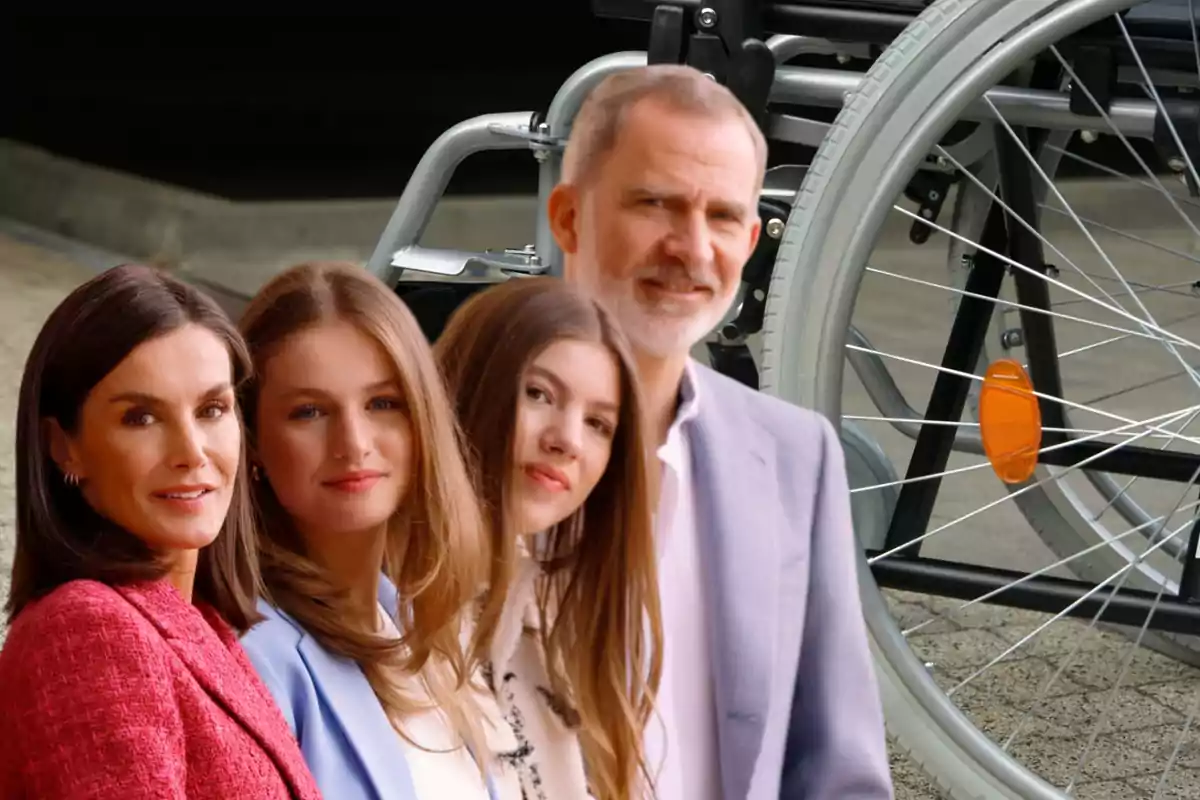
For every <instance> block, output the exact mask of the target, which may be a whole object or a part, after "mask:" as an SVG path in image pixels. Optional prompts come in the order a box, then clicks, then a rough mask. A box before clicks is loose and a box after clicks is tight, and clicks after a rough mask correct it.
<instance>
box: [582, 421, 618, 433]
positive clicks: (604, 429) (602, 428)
mask: <svg viewBox="0 0 1200 800" xmlns="http://www.w3.org/2000/svg"><path fill="white" fill-rule="evenodd" d="M587 422H588V425H590V426H592V428H593V429H594V430H596V431H597V432H598V433H600V434H602V435H603V436H612V435H613V433H614V428H613V424H612V423H611V422H609V421H608V420H606V419H604V418H603V417H592V418H591V419H589V420H588V421H587Z"/></svg>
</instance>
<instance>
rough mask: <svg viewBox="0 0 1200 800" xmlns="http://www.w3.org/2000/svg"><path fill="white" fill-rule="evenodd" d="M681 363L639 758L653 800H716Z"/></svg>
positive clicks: (667, 455) (716, 758)
mask: <svg viewBox="0 0 1200 800" xmlns="http://www.w3.org/2000/svg"><path fill="white" fill-rule="evenodd" d="M697 388H698V387H697V383H696V375H695V372H694V369H693V366H692V364H691V362H689V363H688V365H687V367H686V369H685V372H684V377H683V383H682V386H681V387H680V398H681V403H680V406H679V410H678V412H677V413H676V415H675V421H674V422H673V423H672V424H671V427H670V429H669V430H668V432H667V440H666V442H665V443H663V445H662V446H661V447H660V448H659V449H658V458H659V461H660V462H661V463H662V486H661V489H660V491H661V496H660V498H659V503H658V511H657V514H656V516H655V538H656V541H657V550H658V581H659V594H660V596H661V600H662V620H663V651H664V652H663V676H662V685H661V687H660V689H659V697H658V714H657V715H655V717H653V718H652V719H651V720H650V724H649V727H648V730H647V732H646V757H647V765H648V767H649V769H650V773H651V775H653V776H655V789H656V797H657V798H658V800H719V799H720V797H721V772H720V753H719V750H718V747H717V712H716V700H715V697H714V685H713V670H712V651H711V648H710V638H709V635H710V634H709V630H710V625H709V620H710V618H711V611H710V608H709V601H708V598H707V597H706V595H707V593H706V592H705V591H704V586H705V583H706V581H705V580H704V575H703V563H702V561H701V555H700V536H699V529H698V525H697V523H698V519H697V517H696V504H695V493H694V487H693V480H692V477H693V476H692V462H691V457H692V453H691V446H690V442H689V441H688V433H687V426H686V423H687V422H688V421H690V420H692V419H694V418H695V416H696V414H697V412H698V409H699V402H700V398H699V396H698V395H697Z"/></svg>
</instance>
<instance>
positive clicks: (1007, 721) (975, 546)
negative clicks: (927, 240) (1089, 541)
mask: <svg viewBox="0 0 1200 800" xmlns="http://www.w3.org/2000/svg"><path fill="white" fill-rule="evenodd" d="M900 234H902V231H893V232H891V233H889V241H890V240H891V238H892V237H893V236H894V235H900ZM897 241H899V240H897ZM900 243H901V244H903V242H900ZM889 252H890V251H889ZM897 252H898V251H897ZM898 257H900V256H898ZM921 257H924V258H929V254H926V255H924V256H921ZM903 258H904V259H905V264H906V266H907V268H910V269H911V270H913V271H916V272H917V273H921V272H922V271H923V272H925V273H927V274H923V275H922V277H924V278H926V279H928V280H938V281H939V282H944V278H937V277H936V273H937V270H939V269H941V267H940V266H938V264H937V263H936V259H935V260H934V261H932V262H930V263H924V262H919V261H918V260H912V259H913V257H912V256H910V255H905V256H903ZM80 262H81V259H80V258H78V257H77V256H75V255H64V253H63V252H62V251H61V250H57V249H52V248H48V247H45V246H41V245H39V244H36V243H33V242H31V241H29V240H26V241H21V240H19V239H17V238H14V237H13V236H11V235H6V234H4V233H3V232H0V431H2V432H3V439H4V440H5V441H6V442H12V441H13V430H12V427H13V419H14V415H15V410H16V400H17V389H18V386H19V382H20V376H21V370H22V368H23V364H24V359H25V356H26V354H27V352H28V349H29V347H30V345H31V343H32V339H33V337H34V336H35V334H36V332H37V329H38V327H39V326H40V324H41V322H42V321H43V320H44V318H45V316H46V315H47V314H48V313H49V311H50V310H51V308H52V307H53V306H54V305H55V303H56V302H57V301H58V300H59V299H60V298H61V297H62V296H63V295H64V294H65V293H66V292H67V291H69V290H70V289H71V288H72V287H73V286H75V285H76V284H77V283H79V282H80V281H81V280H83V279H85V278H86V277H87V276H88V275H89V274H91V269H92V268H94V265H88V266H83V265H82V264H81V263H80ZM889 268H893V269H894V268H895V266H894V265H891V266H889ZM943 274H944V273H943ZM931 292H932V290H926V293H931ZM912 303H916V304H917V305H910V304H909V302H908V301H907V300H905V301H904V302H897V300H896V298H895V296H894V295H880V296H871V295H864V301H863V302H862V303H861V304H860V309H859V311H860V313H862V314H865V316H866V317H867V318H869V319H871V320H873V321H875V322H877V323H878V324H879V325H881V326H883V327H884V328H886V329H888V330H889V331H890V332H891V334H892V335H893V336H894V337H895V338H896V340H897V341H911V342H914V343H916V344H919V345H921V346H925V345H928V348H927V349H929V350H930V351H931V352H932V356H930V354H929V353H926V354H924V355H923V356H922V357H926V358H932V359H933V360H935V361H936V360H937V355H938V354H937V352H936V351H937V350H938V348H939V347H940V343H939V342H935V341H932V340H930V341H927V340H926V339H924V338H922V337H923V333H922V330H919V329H917V327H916V326H914V324H913V319H914V318H915V319H921V314H922V313H930V314H934V313H944V312H945V308H946V306H945V300H944V298H940V297H936V296H935V297H934V298H933V299H932V300H928V299H920V298H918V299H914V300H912ZM920 303H933V304H934V306H930V307H927V308H922V307H921V306H920V305H919V304H920ZM939 303H940V304H941V305H937V304H939ZM935 306H936V308H935ZM939 309H940V310H939ZM870 333H871V335H872V339H873V340H874V341H875V344H876V345H877V346H880V347H881V348H882V349H888V350H891V351H893V352H900V348H899V345H894V344H892V343H889V346H888V347H883V342H882V341H879V340H878V339H876V338H875V334H874V332H870ZM942 341H944V340H942ZM920 399H921V398H920V397H919V394H918V396H917V397H916V398H915V399H914V405H915V404H916V401H917V400H920ZM880 438H881V441H883V444H884V446H885V449H888V450H889V451H890V450H891V448H892V447H893V446H894V443H893V442H890V441H885V440H886V438H887V437H886V436H885V435H883V434H881V435H880ZM11 452H12V451H11V449H10V446H6V447H5V448H4V449H3V450H0V453H3V455H0V597H2V596H3V595H4V594H5V593H6V592H7V581H8V569H9V565H10V563H11V549H12V531H13V528H12V516H13V465H12V456H11ZM995 484H996V481H995V480H994V478H992V479H989V476H987V475H984V474H975V475H972V476H970V477H969V479H965V480H963V481H960V482H957V483H952V482H951V480H950V479H947V482H946V484H945V485H946V486H948V487H949V488H950V489H951V491H950V492H948V496H949V497H948V502H949V503H950V505H949V506H947V505H939V508H938V509H937V510H936V512H935V513H936V516H935V521H937V522H939V523H941V522H945V521H948V520H949V519H952V518H953V517H954V516H957V515H959V514H961V513H962V509H963V508H971V507H976V506H978V505H979V504H980V503H981V502H982V501H981V500H980V497H983V500H984V501H986V500H987V499H990V497H992V496H995V495H996V492H997V489H996V486H995ZM967 527H968V528H969V531H967V532H965V533H964V534H963V535H962V536H961V537H957V538H956V540H955V541H956V544H954V546H952V547H950V548H949V550H946V549H939V550H938V551H937V554H938V555H942V556H946V555H947V554H948V553H950V552H951V551H958V553H959V555H960V556H961V555H962V554H963V553H967V554H969V555H968V557H970V558H971V560H975V561H979V562H981V563H997V564H998V565H1001V564H1002V565H1004V566H1008V567H1010V568H1014V569H1015V568H1025V569H1028V568H1030V567H1038V566H1041V565H1043V564H1045V563H1046V559H1047V557H1048V554H1047V552H1046V549H1045V548H1044V547H1043V546H1042V545H1041V542H1040V541H1039V540H1038V539H1037V538H1036V536H1035V535H1034V534H1033V533H1032V531H1030V530H1029V528H1028V525H1027V524H1025V522H1024V520H1023V519H1022V518H1021V517H1020V515H1019V513H1017V511H1016V510H1015V509H1014V508H1012V506H1011V504H1008V505H1006V506H1000V507H998V509H997V510H996V513H995V514H991V515H988V516H987V518H986V519H985V518H982V517H981V519H980V520H979V521H978V522H977V523H973V524H972V525H970V526H967ZM1023 563H1024V564H1025V566H1024V567H1021V566H1020V565H1021V564H1023ZM890 600H891V602H892V604H893V608H894V610H895V613H896V616H897V617H898V618H899V619H900V621H901V624H902V626H903V627H906V628H907V627H911V626H913V625H916V624H919V623H922V622H927V621H930V620H932V623H931V624H929V625H928V626H927V627H925V628H923V629H922V631H921V632H920V633H919V634H917V635H915V636H913V637H912V638H911V642H912V644H913V648H914V650H915V651H916V652H917V653H918V655H919V656H920V657H921V658H922V659H923V660H925V661H926V662H928V663H930V664H931V665H932V669H933V673H934V675H935V676H936V677H937V679H938V680H939V681H941V682H942V684H943V685H944V686H951V685H953V684H954V683H956V682H957V681H959V680H962V679H963V678H965V677H967V676H968V675H969V674H970V673H971V671H972V670H973V668H975V667H977V666H980V665H982V664H985V663H987V662H988V661H989V660H991V659H992V658H993V657H995V656H997V655H999V654H1000V653H1001V652H1003V650H1004V649H1006V648H1007V647H1008V646H1009V645H1010V644H1012V643H1015V642H1016V641H1018V640H1019V639H1020V637H1021V636H1022V635H1023V634H1024V633H1025V632H1027V631H1029V630H1031V629H1032V628H1033V627H1035V626H1036V625H1037V624H1039V623H1040V620H1041V619H1043V618H1044V617H1043V616H1042V615H1038V614H1033V613H1028V612H1020V611H1012V610H1007V609H1002V608H995V607H987V606H980V607H974V608H971V609H969V610H967V611H957V610H956V607H957V605H958V603H956V602H952V601H947V600H944V599H940V598H935V597H928V596H921V595H914V594H901V593H891V595H890ZM1076 644H1081V648H1082V649H1081V655H1080V656H1079V657H1077V659H1076V663H1075V664H1074V665H1073V666H1072V667H1070V668H1069V669H1068V670H1067V672H1066V675H1065V677H1064V678H1063V679H1062V680H1060V681H1059V682H1058V684H1057V685H1056V687H1055V689H1054V691H1052V692H1050V693H1049V695H1048V696H1047V697H1041V698H1039V697H1038V694H1039V689H1040V686H1041V684H1042V682H1043V681H1044V680H1045V678H1046V677H1047V676H1049V675H1050V674H1051V673H1052V672H1053V671H1054V669H1055V668H1056V666H1057V664H1058V663H1059V660H1060V659H1061V658H1063V657H1064V655H1065V654H1066V653H1067V652H1069V651H1070V649H1071V648H1072V647H1074V646H1075V645H1076ZM1129 647H1130V644H1129V641H1128V640H1127V639H1125V638H1124V637H1122V636H1119V635H1117V634H1113V633H1100V632H1096V631H1092V630H1088V629H1087V628H1086V627H1085V626H1084V625H1083V624H1081V623H1078V622H1069V621H1068V622H1060V623H1056V624H1055V625H1053V626H1052V627H1051V628H1050V629H1049V630H1047V631H1044V632H1043V633H1042V634H1041V635H1039V636H1038V637H1037V639H1036V640H1034V642H1032V643H1031V645H1030V646H1029V647H1026V648H1023V649H1021V650H1018V651H1017V652H1016V653H1014V654H1013V655H1012V656H1011V657H1010V658H1009V659H1007V660H1005V661H1004V662H1003V663H1001V664H999V665H997V666H995V667H993V668H992V669H990V670H988V671H987V672H986V673H985V674H984V675H982V676H981V677H980V678H979V679H978V680H976V681H973V682H972V683H971V684H970V685H968V686H967V687H966V688H964V689H963V690H962V691H960V692H959V693H958V694H957V695H956V697H957V698H958V699H959V700H960V702H961V705H962V707H963V708H964V711H965V712H966V713H967V714H968V716H970V717H971V718H972V719H973V720H974V721H975V722H976V724H977V725H979V726H980V727H981V728H982V729H984V730H985V731H987V732H988V733H989V734H991V735H993V736H994V737H996V738H999V739H1001V740H1002V739H1003V738H1004V737H1006V736H1007V735H1008V733H1009V732H1010V731H1011V730H1012V727H1013V725H1015V724H1016V723H1017V721H1018V720H1019V719H1021V717H1022V715H1023V714H1025V712H1026V711H1028V710H1030V705H1031V703H1032V704H1033V705H1034V707H1033V708H1032V714H1031V717H1030V720H1029V721H1028V722H1027V723H1026V724H1025V726H1024V729H1025V733H1024V734H1023V735H1022V736H1021V737H1020V738H1019V739H1018V740H1017V742H1016V745H1015V746H1014V748H1013V752H1014V753H1015V754H1016V755H1018V756H1019V757H1020V758H1021V759H1022V760H1023V761H1024V763H1026V764H1027V765H1029V766H1030V767H1031V768H1033V769H1034V770H1035V771H1037V772H1039V773H1041V774H1042V775H1043V776H1044V777H1045V778H1046V779H1048V780H1050V781H1052V782H1054V783H1056V784H1059V785H1062V784H1063V783H1065V782H1066V781H1067V780H1068V779H1069V778H1070V777H1071V774H1072V772H1073V768H1074V766H1075V759H1076V758H1077V757H1078V754H1079V752H1080V749H1081V747H1082V744H1083V742H1085V741H1086V740H1087V737H1088V735H1089V733H1090V731H1091V724H1092V722H1093V721H1094V720H1095V719H1096V718H1097V717H1098V716H1099V714H1100V710H1101V709H1102V708H1104V707H1105V705H1106V704H1108V703H1109V700H1110V697H1111V692H1110V691H1108V689H1109V688H1110V687H1111V686H1112V683H1113V681H1114V679H1115V677H1116V672H1117V670H1118V668H1119V665H1120V663H1121V661H1122V660H1123V659H1122V657H1123V655H1124V654H1125V653H1126V652H1127V651H1128V648H1129ZM1124 686H1125V688H1123V689H1122V691H1121V692H1120V694H1119V695H1118V696H1117V697H1115V698H1112V699H1114V700H1115V704H1114V705H1113V713H1111V714H1110V721H1109V723H1108V725H1106V727H1105V728H1104V729H1103V730H1102V731H1101V732H1100V735H1099V736H1098V738H1097V741H1096V743H1095V745H1094V747H1093V749H1092V756H1091V759H1090V761H1089V763H1088V766H1087V769H1086V770H1085V772H1084V776H1083V780H1082V782H1081V783H1080V784H1079V785H1078V786H1077V788H1076V792H1075V796H1076V797H1079V798H1092V799H1094V800H1124V798H1149V797H1151V795H1152V793H1153V790H1154V789H1155V786H1156V783H1157V781H1158V775H1159V773H1160V772H1161V770H1162V768H1163V766H1164V765H1165V763H1166V760H1167V758H1168V757H1169V756H1170V754H1171V752H1172V749H1173V747H1174V744H1175V740H1176V736H1177V735H1178V733H1179V731H1180V730H1181V725H1182V721H1183V719H1184V717H1185V716H1186V715H1187V713H1188V709H1189V704H1190V703H1191V701H1192V699H1193V697H1194V696H1195V695H1196V692H1197V690H1198V689H1200V671H1197V670H1194V669H1193V668H1191V667H1187V666H1185V665H1182V664H1180V663H1179V662H1176V661H1174V660H1172V659H1169V658H1166V657H1164V656H1160V655H1157V654H1155V653H1152V652H1149V651H1147V650H1145V649H1144V648H1143V649H1140V650H1139V651H1138V652H1137V654H1136V656H1135V658H1134V660H1133V662H1132V668H1131V670H1130V673H1129V675H1128V676H1127V677H1126V680H1125V682H1124ZM1035 700H1036V703H1035V702H1034V701H1035ZM893 766H894V775H895V780H896V796H897V798H898V800H917V799H918V798H920V799H921V800H926V799H928V798H937V797H939V793H938V792H937V790H936V789H935V788H934V787H933V786H932V785H931V784H930V783H929V782H928V781H927V780H926V779H925V778H924V776H923V775H922V774H921V771H920V769H919V768H917V767H915V766H914V765H913V764H912V763H911V762H910V761H909V760H908V759H907V758H906V757H904V756H902V755H896V756H895V757H894V762H893ZM1160 797H1164V798H1165V797H1178V798H1192V797H1200V740H1197V738H1196V737H1195V736H1194V735H1192V736H1189V738H1188V740H1187V743H1186V746H1185V747H1184V748H1183V750H1182V752H1181V754H1180V758H1179V760H1178V766H1177V768H1176V770H1175V771H1174V773H1173V776H1172V778H1171V780H1170V781H1169V783H1168V786H1167V791H1166V792H1165V793H1164V794H1162V795H1160Z"/></svg>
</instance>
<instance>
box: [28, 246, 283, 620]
mask: <svg viewBox="0 0 1200 800" xmlns="http://www.w3.org/2000/svg"><path fill="white" fill-rule="evenodd" d="M186 325H199V326H201V327H203V328H205V329H207V330H208V331H210V332H211V333H212V334H213V335H215V336H216V337H217V338H218V339H220V340H221V341H222V342H223V343H224V344H225V346H226V348H227V349H228V351H229V359H230V362H231V365H232V374H231V375H230V380H231V381H232V382H233V384H234V386H237V385H239V384H240V383H241V382H242V381H243V380H245V379H246V377H247V376H248V375H249V372H250V359H249V356H248V355H247V353H246V346H245V344H244V343H243V342H242V337H241V336H240V335H238V332H237V329H236V328H235V327H234V325H233V322H231V321H230V319H229V317H227V316H226V315H225V312H224V311H222V310H221V308H220V306H218V305H217V303H216V301H214V300H213V299H212V298H211V297H209V296H208V295H206V294H204V293H203V292H201V291H199V290H197V289H195V288H194V287H192V286H189V285H188V284H186V283H183V282H182V281H180V280H178V279H176V278H173V277H171V276H170V275H168V274H166V273H164V272H160V271H158V270H156V269H154V268H152V267H146V266H142V265H138V264H123V265H121V266H117V267H113V268H111V269H108V270H105V271H104V272H102V273H100V274H99V275H97V276H95V277H94V278H92V279H91V280H89V281H87V282H86V283H84V284H82V285H80V286H79V287H77V288H76V289H75V290H74V291H73V292H71V293H70V294H69V295H67V297H66V298H65V299H64V300H63V301H62V302H61V303H59V305H58V307H57V308H55V309H54V311H53V312H51V314H50V317H49V318H48V319H47V320H46V322H45V324H44V325H43V326H42V330H41V332H39V333H38V336H37V339H36V340H35V341H34V343H33V349H32V350H31V351H30V353H29V358H28V359H27V360H26V362H25V374H24V375H23V376H22V378H21V391H20V400H19V401H18V404H17V460H16V470H17V478H16V484H17V547H16V555H15V557H14V559H13V570H12V591H11V593H10V594H9V596H8V601H7V603H6V606H5V608H6V610H7V612H8V619H9V621H10V622H11V621H12V620H13V619H14V618H15V617H16V616H17V614H19V613H21V609H23V608H24V607H25V606H26V605H28V604H29V603H30V602H32V601H33V600H36V599H37V598H39V597H41V596H43V595H46V594H48V593H50V592H51V591H53V590H54V589H56V588H57V587H59V586H61V585H62V584H64V583H67V582H68V581H72V580H79V579H90V580H95V581H100V582H101V583H107V584H110V585H116V584H124V583H132V582H137V581H145V580H156V579H159V578H162V577H163V576H164V575H166V573H167V572H168V565H167V561H166V559H165V556H164V554H162V553H158V552H154V551H152V550H151V549H150V548H149V547H147V546H146V545H145V544H144V543H143V542H142V541H141V540H139V539H138V538H137V537H135V536H133V535H132V534H131V533H130V532H129V531H126V530H124V529H122V528H120V527H119V526H117V525H116V524H114V523H113V522H112V521H111V520H109V519H106V518H105V517H103V516H101V515H100V514H99V513H98V512H96V511H95V510H94V509H93V508H92V507H91V506H90V505H89V504H88V502H87V501H86V500H85V499H84V497H83V495H82V494H81V493H80V491H79V487H77V486H73V485H70V484H68V483H67V482H66V481H65V480H64V476H63V474H62V472H61V471H60V470H59V468H58V466H57V465H56V464H55V463H54V460H53V459H52V458H51V456H50V446H49V442H48V440H47V435H46V422H47V421H49V420H53V421H55V422H57V423H58V425H59V426H60V427H61V428H62V429H63V430H64V431H65V432H67V433H68V434H74V433H75V432H76V431H77V430H78V427H79V414H80V410H81V409H82V407H83V403H84V401H85V400H86V399H87V396H88V394H90V393H91V391H92V389H94V388H95V386H96V384H98V383H100V381H101V380H103V379H104V377H105V376H106V375H108V373H110V372H112V371H113V370H114V369H116V367H117V365H119V364H120V363H121V362H122V361H124V360H125V358H126V357H127V356H128V355H129V354H130V353H131V352H132V351H133V350H134V349H135V348H136V347H138V346H139V345H141V344H143V343H145V342H148V341H150V340H152V339H156V338H158V337H161V336H165V335H167V334H169V333H171V332H172V331H176V330H178V329H180V328H182V327H184V326H186ZM161 366H162V369H163V370H172V369H187V365H185V364H163V365H161ZM244 450H245V447H244V444H243V455H244ZM245 461H246V459H245V458H244V457H243V458H241V459H240V460H239V464H238V471H237V475H236V477H235V478H234V484H233V497H232V499H231V500H230V503H229V511H228V513H227V514H226V517H225V522H224V524H223V525H222V527H221V532H220V534H219V535H218V536H217V538H216V540H215V541H214V542H213V543H212V544H210V545H208V546H207V547H205V548H202V549H201V550H200V554H199V557H198V561H197V565H196V581H195V586H194V589H193V595H194V597H195V599H196V600H199V601H201V602H203V603H206V604H208V605H210V606H212V608H213V609H214V610H216V612H217V613H218V614H220V615H221V616H222V617H223V618H224V619H225V621H226V622H228V623H229V624H230V625H231V626H232V627H233V628H234V629H235V630H238V631H240V632H241V631H245V630H246V629H247V628H248V627H250V625H251V624H253V623H254V622H256V621H257V620H258V618H259V617H258V613H257V611H255V601H256V599H257V597H258V591H259V584H260V579H259V572H258V559H257V555H256V552H255V547H254V518H253V513H252V511H251V503H250V495H249V491H248V489H247V480H246V465H245Z"/></svg>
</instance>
